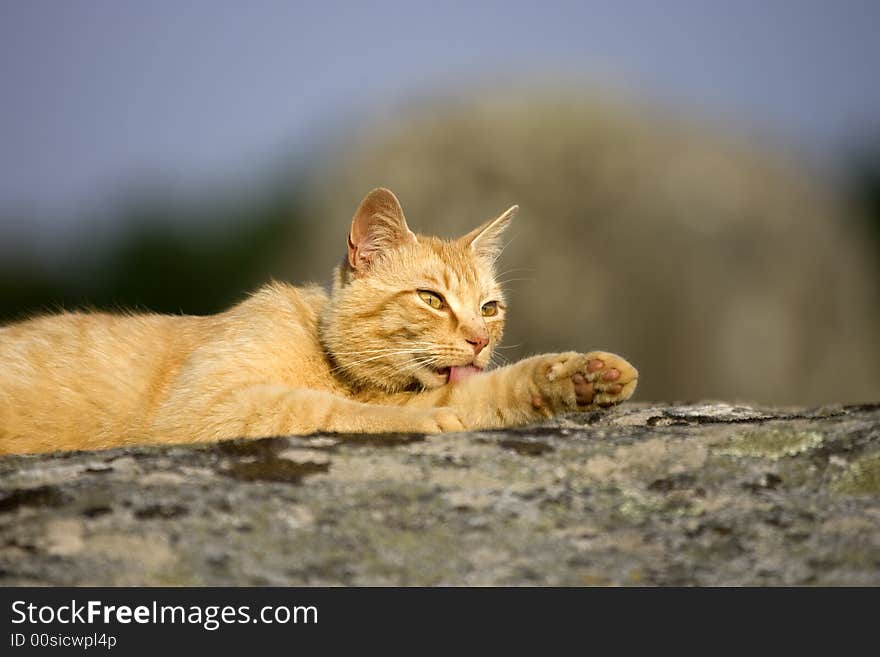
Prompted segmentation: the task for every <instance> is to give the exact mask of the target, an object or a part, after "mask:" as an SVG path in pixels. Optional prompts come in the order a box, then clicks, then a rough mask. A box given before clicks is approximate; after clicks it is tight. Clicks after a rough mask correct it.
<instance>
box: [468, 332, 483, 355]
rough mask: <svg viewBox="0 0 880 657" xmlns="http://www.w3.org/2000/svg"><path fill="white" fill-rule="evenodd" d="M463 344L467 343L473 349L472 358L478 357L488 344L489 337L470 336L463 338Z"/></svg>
mask: <svg viewBox="0 0 880 657" xmlns="http://www.w3.org/2000/svg"><path fill="white" fill-rule="evenodd" d="M465 342H467V343H468V344H469V345H470V346H472V347H473V348H474V356H479V355H480V352H481V351H483V349H484V348H485V347H486V345H487V344H489V336H488V335H477V336H472V337H470V338H465Z"/></svg>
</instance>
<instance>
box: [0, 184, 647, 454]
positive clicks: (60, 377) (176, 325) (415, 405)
mask: <svg viewBox="0 0 880 657" xmlns="http://www.w3.org/2000/svg"><path fill="white" fill-rule="evenodd" d="M516 210H517V207H516V206H514V207H512V208H510V209H509V210H508V211H507V212H505V213H504V214H502V215H501V216H499V217H498V218H497V219H494V220H492V221H489V222H488V223H486V224H484V225H483V226H480V227H479V228H477V229H475V230H473V231H471V232H470V233H468V234H467V235H465V236H464V237H462V238H460V239H458V240H454V241H444V240H440V239H437V238H434V237H426V236H422V235H418V236H417V235H415V234H414V233H412V232H411V231H410V229H409V228H408V227H407V223H406V219H405V218H404V215H403V211H402V209H401V207H400V204H399V202H398V200H397V198H396V197H395V196H394V194H392V193H391V192H390V191H389V190H387V189H376V190H373V191H372V192H370V193H369V194H368V195H367V196H366V198H365V199H364V200H363V201H362V202H361V204H360V206H359V207H358V209H357V211H356V212H355V215H354V218H353V220H352V224H351V231H350V233H349V237H348V256H347V257H346V258H344V259H343V261H342V263H341V264H340V265H339V266H338V267H337V268H336V270H335V275H334V282H333V288H332V291H331V292H330V294H327V293H326V292H325V291H324V290H323V289H322V288H320V287H316V286H309V287H301V288H297V287H292V286H290V285H285V284H281V283H272V284H270V285H267V286H266V287H264V288H263V289H261V290H259V291H258V292H256V293H255V294H254V295H252V296H251V297H250V298H248V299H247V300H245V301H244V302H242V303H240V304H238V305H237V306H234V307H233V308H231V309H229V310H227V311H226V312H223V313H220V314H218V315H214V316H209V317H188V316H163V315H134V316H131V315H109V314H99V313H67V314H62V315H58V316H48V317H41V318H37V319H32V320H28V321H24V322H20V323H17V324H12V325H9V326H6V327H3V328H0V454H22V453H31V452H48V451H55V450H73V449H103V448H109V447H117V446H121V445H130V444H140V443H187V442H206V441H216V440H222V439H226V438H238V437H254V438H256V437H264V436H277V435H287V434H307V433H312V432H316V431H337V432H383V431H408V432H426V433H435V432H442V431H461V430H465V429H492V428H500V427H509V426H514V425H521V424H526V423H530V422H536V421H540V420H543V419H544V418H547V417H550V416H553V415H556V414H560V413H565V412H568V411H576V410H587V409H594V408H597V407H604V406H609V405H612V404H617V403H619V402H622V401H624V400H626V399H628V398H629V397H630V396H631V395H632V394H633V391H634V390H635V387H636V383H637V377H638V373H637V372H636V370H635V368H633V367H632V366H631V365H630V364H629V363H627V362H626V361H625V360H624V359H622V358H621V357H619V356H615V355H613V354H609V353H606V352H599V351H596V352H590V353H586V354H580V353H574V352H569V353H561V354H546V355H542V356H534V357H532V358H527V359H525V360H522V361H519V362H517V363H514V364H512V365H508V366H506V367H501V368H498V369H494V370H491V371H484V370H485V369H486V368H487V366H488V365H489V361H490V357H491V355H492V352H493V349H494V348H495V347H496V345H497V344H498V342H499V340H500V339H501V333H502V328H503V326H504V315H505V311H506V305H505V303H504V297H503V295H502V292H501V289H500V287H499V284H498V283H497V282H496V280H495V272H494V262H495V260H496V259H497V257H498V255H499V252H500V246H501V245H500V236H501V233H502V231H503V230H504V228H505V227H506V226H507V225H508V223H509V222H510V220H511V218H512V217H513V215H514V214H515V212H516Z"/></svg>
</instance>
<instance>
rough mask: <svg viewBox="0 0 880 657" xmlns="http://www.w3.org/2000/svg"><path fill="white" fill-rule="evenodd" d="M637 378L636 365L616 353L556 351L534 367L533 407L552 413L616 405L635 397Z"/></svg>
mask: <svg viewBox="0 0 880 657" xmlns="http://www.w3.org/2000/svg"><path fill="white" fill-rule="evenodd" d="M638 380H639V373H638V371H637V370H636V368H634V367H633V366H632V365H630V364H629V363H628V362H627V361H626V360H624V359H623V358H621V357H620V356H617V355H615V354H611V353H608V352H605V351H591V352H589V353H586V354H579V353H576V352H567V353H563V354H553V355H551V356H546V357H544V359H542V360H541V361H540V362H539V364H538V367H537V368H536V370H535V373H534V376H533V381H534V383H535V387H536V388H537V391H536V392H535V393H534V394H533V395H532V406H533V407H534V408H535V409H536V410H538V411H543V412H545V413H547V412H549V413H550V414H555V413H560V412H566V411H574V410H585V409H588V408H590V407H596V406H600V407H606V406H613V405H614V404H619V403H620V402H622V401H626V400H627V399H629V398H630V397H632V395H633V393H634V392H635V389H636V385H637V384H638Z"/></svg>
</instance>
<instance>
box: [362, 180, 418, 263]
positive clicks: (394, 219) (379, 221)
mask: <svg viewBox="0 0 880 657" xmlns="http://www.w3.org/2000/svg"><path fill="white" fill-rule="evenodd" d="M415 241H416V236H415V234H414V233H413V232H412V231H411V230H410V229H409V226H407V225H406V218H405V217H404V216H403V208H401V207H400V201H398V200H397V197H396V196H395V195H394V193H393V192H392V191H391V190H390V189H385V188H384V187H379V188H377V189H374V190H373V191H371V192H370V193H369V194H367V195H366V196H365V197H364V200H363V201H361V204H360V205H359V206H358V209H357V210H356V211H355V213H354V218H353V219H352V220H351V231H350V232H349V234H348V264H349V265H350V266H351V268H352V269H353V270H354V271H355V272H356V273H358V274H362V273H364V272H366V271H367V269H368V268H369V266H370V263H371V262H372V261H373V260H374V259H375V258H376V256H377V255H379V254H380V253H381V252H382V251H384V250H386V249H391V248H394V247H395V246H400V245H401V244H405V243H407V242H415Z"/></svg>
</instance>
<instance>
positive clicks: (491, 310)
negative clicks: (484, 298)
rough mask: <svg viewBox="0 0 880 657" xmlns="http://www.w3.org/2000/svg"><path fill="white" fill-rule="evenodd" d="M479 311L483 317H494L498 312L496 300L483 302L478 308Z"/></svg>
mask: <svg viewBox="0 0 880 657" xmlns="http://www.w3.org/2000/svg"><path fill="white" fill-rule="evenodd" d="M480 312H481V313H482V315H483V317H494V316H495V315H497V314H498V302H497V301H489V302H488V303H484V304H483V307H482V308H480Z"/></svg>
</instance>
